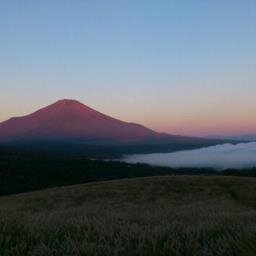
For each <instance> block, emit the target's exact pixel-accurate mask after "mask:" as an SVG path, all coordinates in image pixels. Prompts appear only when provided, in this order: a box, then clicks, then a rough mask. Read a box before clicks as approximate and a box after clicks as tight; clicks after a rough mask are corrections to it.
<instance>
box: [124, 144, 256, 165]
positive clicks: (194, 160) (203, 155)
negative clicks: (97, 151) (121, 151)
mask: <svg viewBox="0 0 256 256" xmlns="http://www.w3.org/2000/svg"><path fill="white" fill-rule="evenodd" d="M123 160H124V161H125V162H127V163H145V164H149V165H155V166H168V167H173V168H179V167H181V168H182V167H184V168H214V169H218V170H223V169H228V168H234V169H242V168H252V167H256V142H249V143H239V144H237V145H232V144H222V145H217V146H211V147H206V148H200V149H194V150H186V151H179V152H174V153H157V154H144V155H129V156H125V157H124V158H123Z"/></svg>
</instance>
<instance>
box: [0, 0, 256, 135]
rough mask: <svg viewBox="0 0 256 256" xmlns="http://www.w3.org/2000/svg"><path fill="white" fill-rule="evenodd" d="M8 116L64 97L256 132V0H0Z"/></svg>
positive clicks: (196, 126)
mask: <svg viewBox="0 0 256 256" xmlns="http://www.w3.org/2000/svg"><path fill="white" fill-rule="evenodd" d="M0 49H1V50H0V89H1V93H0V121H1V120H5V119H7V118H8V117H10V116H17V115H23V114H25V113H29V112H32V111H34V110H36V109H37V108H39V107H41V106H45V105H47V104H50V103H52V102H54V101H56V100H58V99H61V98H74V99H77V100H80V101H82V102H84V103H85V104H88V105H90V106H91V107H94V108H96V109H98V110H100V111H103V112H105V113H107V114H110V115H112V116H114V117H117V118H120V119H123V120H127V121H135V122H139V123H142V124H144V125H147V126H149V127H151V128H154V129H156V130H159V131H165V132H171V133H182V134H191V135H206V134H213V133H214V134H220V133H222V134H226V133H228V134H233V133H247V132H248V133H251V132H254V131H255V132H256V100H255V97H256V96H255V95H256V84H255V82H256V75H255V67H256V2H255V1H253V0H243V1H242V0H240V1H238V0H233V1H231V0H223V1H219V0H216V1H203V0H202V1H201V0H187V1H185V0H184V1H178V0H176V1H167V0H166V1H164V0H162V1H132V0H131V1H103V0H102V1H97V0H96V1H79V0H74V1H71V0H70V1H65V0H62V1H60V0H52V1H49V0H44V1H40V0H38V1H32V0H24V1H18V0H16V1H15V0H1V1H0Z"/></svg>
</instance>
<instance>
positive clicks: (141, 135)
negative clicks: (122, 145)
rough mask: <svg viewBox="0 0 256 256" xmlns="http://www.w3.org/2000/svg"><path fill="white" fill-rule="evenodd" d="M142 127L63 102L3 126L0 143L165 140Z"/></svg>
mask: <svg viewBox="0 0 256 256" xmlns="http://www.w3.org/2000/svg"><path fill="white" fill-rule="evenodd" d="M161 136H162V135H161V134H158V133H156V132H154V131H153V130H150V129H148V128H146V127H143V126H142V125H139V124H135V123H127V122H123V121H120V120H117V119H115V118H112V117H109V116H107V115H104V114H102V113H100V112H98V111H96V110H93V109H92V108H89V107H88V106H86V105H84V104H82V103H80V102H78V101H76V100H67V99H64V100H60V101H57V102H56V103H54V104H52V105H50V106H47V107H45V108H42V109H40V110H38V111H36V112H35V113H32V114H30V115H27V116H23V117H15V118H11V119H9V120H7V121H5V122H3V123H0V140H13V139H61V140H62V139H85V140H93V139H96V140H114V141H120V142H121V141H123V142H125V141H138V140H141V139H145V138H157V137H161Z"/></svg>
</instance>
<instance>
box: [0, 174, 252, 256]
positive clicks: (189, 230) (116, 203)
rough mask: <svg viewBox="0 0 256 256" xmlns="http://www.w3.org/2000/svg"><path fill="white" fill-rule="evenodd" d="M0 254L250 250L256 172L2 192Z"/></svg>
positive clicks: (246, 252)
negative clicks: (246, 175)
mask: <svg viewBox="0 0 256 256" xmlns="http://www.w3.org/2000/svg"><path fill="white" fill-rule="evenodd" d="M0 255H1V256H10V255H15V256H21V255H22V256H24V255H38V256H47V255H49V256H53V255H54V256H55V255H56V256H57V255H61V256H62V255H64V256H65V255H67V256H70V255H96V256H97V255H99V256H102V255H109V256H112V255H122V256H125V255H138V256H141V255H142V256H143V255H145V256H150V255H190V256H191V255H209V256H211V255H216V256H217V255H223V256H224V255H246V256H247V255H256V179H255V178H239V177H217V176H215V177H214V176H212V177H210V176H207V177H205V176H165V177H149V178H137V179H130V180H116V181H107V182H98V183H88V184H85V185H76V186H69V187H62V188H53V189H48V190H43V191H36V192H32V193H27V194H19V195H13V196H6V197H0Z"/></svg>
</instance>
